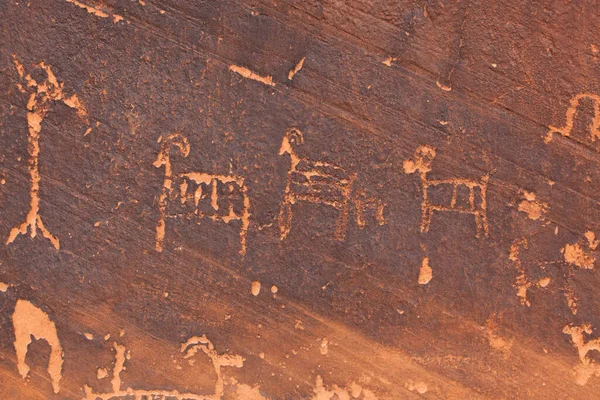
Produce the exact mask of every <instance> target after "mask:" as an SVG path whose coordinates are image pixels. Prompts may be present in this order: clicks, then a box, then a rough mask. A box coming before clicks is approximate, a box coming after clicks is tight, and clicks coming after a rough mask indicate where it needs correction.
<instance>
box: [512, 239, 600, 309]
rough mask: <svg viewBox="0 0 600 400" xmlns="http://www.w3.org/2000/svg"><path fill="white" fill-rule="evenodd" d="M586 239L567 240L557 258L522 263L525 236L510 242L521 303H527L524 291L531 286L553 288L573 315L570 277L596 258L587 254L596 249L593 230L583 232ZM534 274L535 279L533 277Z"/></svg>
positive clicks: (574, 304)
mask: <svg viewBox="0 0 600 400" xmlns="http://www.w3.org/2000/svg"><path fill="white" fill-rule="evenodd" d="M586 239H587V241H583V240H580V241H579V242H577V243H573V244H570V243H567V244H565V246H564V247H563V248H561V253H562V255H563V258H562V260H561V259H554V260H553V259H550V260H536V261H534V262H524V261H523V258H522V252H523V250H527V249H528V248H529V241H528V240H527V239H525V238H524V239H520V240H516V241H514V242H513V244H512V245H511V247H510V253H509V259H510V260H511V261H512V262H513V265H514V266H515V269H516V270H517V274H518V275H517V277H516V278H515V283H514V287H515V288H516V289H517V296H518V297H519V298H520V301H521V304H523V305H527V306H530V305H531V303H530V301H529V299H528V298H527V292H528V291H529V290H530V289H531V288H540V289H544V288H552V287H557V286H558V288H559V289H560V291H561V292H562V293H563V295H564V297H565V301H566V303H567V306H568V307H569V309H570V310H571V313H572V314H573V315H575V314H577V301H578V298H577V296H576V294H575V288H574V276H575V272H576V271H578V270H581V269H593V268H594V266H595V262H596V257H595V256H594V255H593V254H592V253H591V252H592V251H594V250H595V249H596V246H597V243H596V241H595V235H594V234H593V232H588V233H586ZM533 276H535V278H534V277H533Z"/></svg>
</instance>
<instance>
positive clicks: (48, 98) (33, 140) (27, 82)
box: [6, 55, 90, 250]
mask: <svg viewBox="0 0 600 400" xmlns="http://www.w3.org/2000/svg"><path fill="white" fill-rule="evenodd" d="M13 62H14V64H15V67H16V69H17V72H18V74H19V77H20V78H21V81H22V82H23V84H24V86H23V84H19V85H18V87H19V90H20V91H21V92H22V93H30V96H29V101H28V102H27V128H28V132H29V133H28V139H27V142H28V146H27V150H28V152H29V174H30V179H31V188H30V191H29V196H30V204H29V212H28V213H27V216H26V218H25V222H23V223H21V224H20V225H18V226H16V227H14V228H12V229H11V231H10V234H9V235H8V239H7V240H6V244H10V243H12V242H13V241H14V240H15V239H16V238H17V236H18V235H25V234H26V233H27V230H28V229H29V231H30V235H31V237H32V238H35V236H36V234H37V230H38V229H39V230H40V232H41V234H42V236H43V237H44V238H46V239H48V240H49V241H50V243H52V245H53V246H54V247H55V248H56V249H57V250H59V249H60V241H59V239H58V237H56V236H55V235H53V234H52V233H50V231H49V230H48V229H47V228H46V227H45V225H44V223H43V222H42V217H41V215H40V194H39V192H40V180H41V176H40V172H39V156H40V133H41V130H42V122H43V120H44V118H45V117H46V116H47V115H48V112H49V111H50V105H51V104H52V102H53V101H62V102H63V103H64V104H65V105H67V106H68V107H71V108H73V109H75V110H77V114H78V115H79V116H80V117H82V118H85V117H87V110H86V109H85V107H84V106H83V105H82V104H81V102H80V101H79V98H78V97H77V95H72V96H71V97H66V96H65V94H64V92H63V87H64V84H63V83H62V82H60V83H59V82H58V81H57V79H56V77H55V76H54V73H53V72H52V69H51V68H50V66H48V65H46V64H45V63H43V62H41V63H39V64H37V65H36V67H37V68H40V69H42V70H43V71H44V73H45V74H46V79H45V80H44V81H43V82H41V83H38V82H36V81H35V79H33V78H32V77H31V75H29V74H26V73H25V68H24V67H23V65H22V64H21V63H20V62H19V60H18V59H17V57H16V56H15V55H13ZM86 123H87V124H88V125H89V123H88V121H87V119H86ZM89 130H90V129H88V131H87V132H88V133H89Z"/></svg>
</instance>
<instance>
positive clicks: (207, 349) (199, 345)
mask: <svg viewBox="0 0 600 400" xmlns="http://www.w3.org/2000/svg"><path fill="white" fill-rule="evenodd" d="M113 349H114V350H115V364H114V365H115V366H114V368H113V377H112V380H111V385H112V391H111V392H109V393H94V392H93V390H92V388H91V387H90V386H88V385H85V386H84V387H83V390H84V392H85V397H84V399H83V400H98V399H101V400H108V399H119V398H126V399H130V398H132V397H133V398H135V399H146V398H152V399H166V398H173V399H177V400H220V399H222V398H223V395H224V393H225V385H226V382H225V375H224V373H223V367H236V368H242V367H243V365H244V361H245V360H244V358H243V357H242V356H239V355H231V354H219V353H217V351H216V350H215V346H214V345H213V343H212V342H211V341H210V340H209V339H208V338H207V337H206V336H205V335H202V336H193V337H191V338H189V339H188V340H187V341H186V342H185V343H183V344H182V345H181V348H180V351H181V352H182V353H184V354H185V355H184V358H186V359H188V358H191V357H193V356H194V355H196V354H197V353H198V352H199V351H202V352H203V353H204V354H206V355H207V356H208V357H209V359H210V361H211V363H212V365H213V368H214V370H215V373H216V375H217V380H216V381H215V387H214V393H213V394H209V395H199V394H196V393H181V392H178V391H177V390H163V389H149V390H146V389H133V388H127V389H121V386H122V382H121V376H120V374H121V372H122V371H123V370H124V369H125V362H126V360H129V359H130V358H131V354H130V353H129V352H128V351H127V349H126V348H125V346H123V345H120V344H118V343H116V342H115V343H114V344H113Z"/></svg>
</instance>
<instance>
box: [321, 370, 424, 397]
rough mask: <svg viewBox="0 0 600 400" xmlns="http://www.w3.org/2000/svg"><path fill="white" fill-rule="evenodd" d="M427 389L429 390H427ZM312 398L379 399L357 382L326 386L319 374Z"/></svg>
mask: <svg viewBox="0 0 600 400" xmlns="http://www.w3.org/2000/svg"><path fill="white" fill-rule="evenodd" d="M425 391H427V390H425ZM313 393H314V395H313V397H312V400H336V399H340V400H342V399H343V400H350V399H362V400H377V399H378V397H377V396H376V395H375V393H373V392H372V391H370V390H369V389H365V388H364V387H362V386H361V385H359V384H358V383H356V382H352V383H351V384H350V385H348V386H347V387H339V386H338V385H335V384H334V385H332V386H331V387H326V386H325V384H324V382H323V378H321V376H320V375H317V378H316V381H315V386H314V388H313Z"/></svg>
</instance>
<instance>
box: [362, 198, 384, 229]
mask: <svg viewBox="0 0 600 400" xmlns="http://www.w3.org/2000/svg"><path fill="white" fill-rule="evenodd" d="M384 210H385V203H384V202H383V201H381V199H378V198H375V197H373V196H370V195H369V194H368V193H367V192H366V191H365V190H362V189H356V190H355V192H354V214H355V216H356V225H357V226H358V227H359V228H360V229H363V228H364V227H365V226H366V225H367V222H366V220H365V216H366V214H367V212H369V211H371V212H372V213H374V216H375V220H376V221H377V224H378V225H383V224H385V217H384V215H383V212H384Z"/></svg>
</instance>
